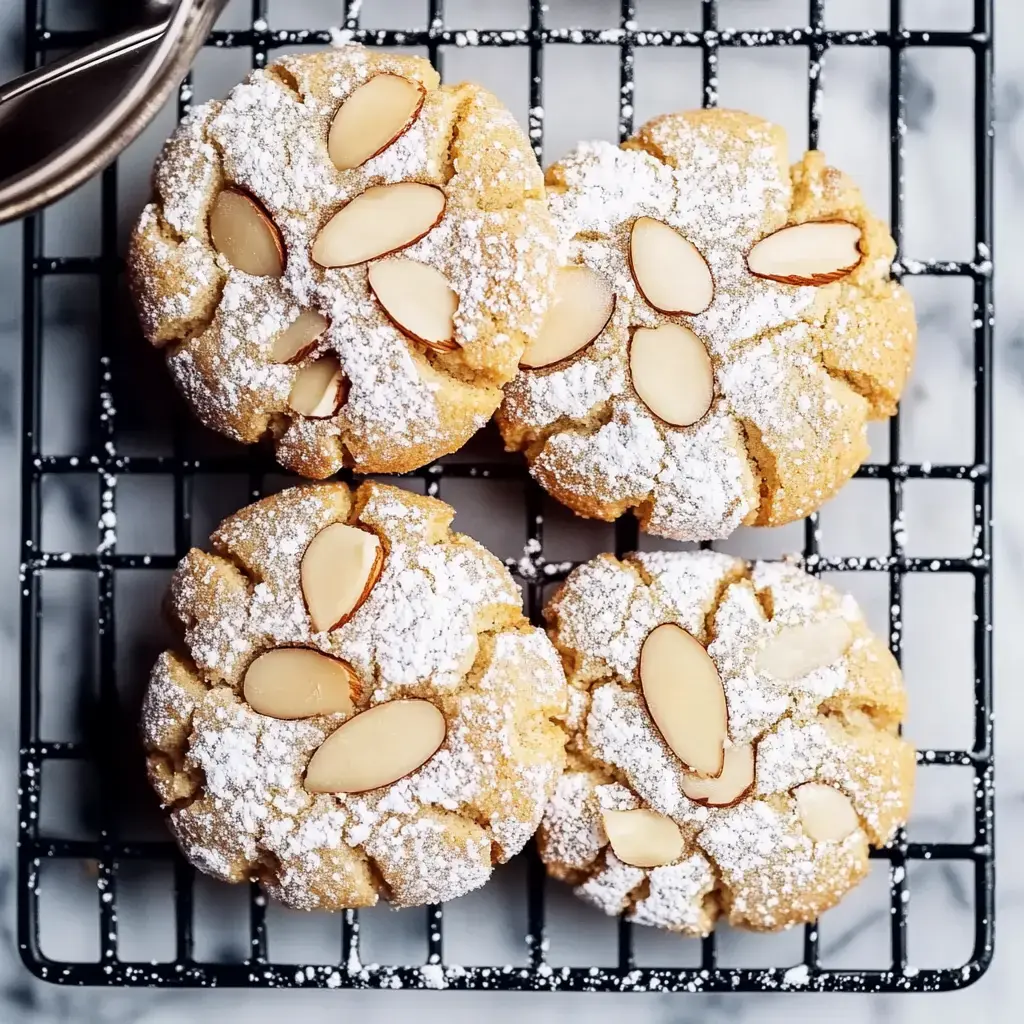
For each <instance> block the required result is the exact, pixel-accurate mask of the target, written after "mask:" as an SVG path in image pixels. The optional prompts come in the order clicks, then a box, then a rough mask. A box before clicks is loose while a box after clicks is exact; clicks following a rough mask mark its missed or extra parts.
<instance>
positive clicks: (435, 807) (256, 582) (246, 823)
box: [144, 484, 566, 908]
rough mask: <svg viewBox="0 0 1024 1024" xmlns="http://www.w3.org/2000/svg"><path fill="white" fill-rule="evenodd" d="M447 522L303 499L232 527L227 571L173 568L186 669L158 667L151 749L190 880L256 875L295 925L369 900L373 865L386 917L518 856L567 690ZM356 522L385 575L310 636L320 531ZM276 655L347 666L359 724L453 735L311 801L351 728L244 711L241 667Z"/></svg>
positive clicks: (554, 748) (247, 515) (387, 490)
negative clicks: (298, 918)
mask: <svg viewBox="0 0 1024 1024" xmlns="http://www.w3.org/2000/svg"><path fill="white" fill-rule="evenodd" d="M357 510H358V514H359V518H358V519H355V515H356V511H357ZM451 518H452V510H451V509H450V508H448V507H447V506H445V505H443V504H441V503H440V502H437V501H435V500H433V499H429V498H423V497H419V496H416V495H412V494H409V493H408V492H404V491H401V490H399V489H397V488H392V487H385V486H382V485H379V484H366V485H364V487H363V488H362V489H361V490H360V492H358V494H357V496H356V499H355V502H353V500H352V499H351V497H350V495H349V491H348V489H347V488H346V487H345V486H344V485H341V484H331V485H321V486H317V487H306V488H294V489H292V490H289V491H284V492H282V493H281V494H278V495H274V496H273V497H271V498H268V499H264V501H262V502H259V503H257V504H255V505H252V506H249V507H248V508H246V509H243V510H242V511H241V512H239V513H236V514H235V515H234V516H232V517H231V518H229V519H228V520H226V521H225V523H223V524H222V525H221V527H220V528H219V529H218V530H217V532H216V533H215V534H214V537H213V538H212V543H213V547H214V550H215V552H217V554H214V555H208V554H206V553H204V552H201V551H198V550H194V551H193V552H192V553H191V554H190V555H189V556H188V558H187V559H185V560H184V561H183V562H182V565H181V566H180V567H179V569H178V571H177V573H176V574H175V586H174V609H175V612H176V614H177V616H178V618H179V619H180V620H181V622H182V623H183V624H184V625H185V626H186V647H187V650H188V655H189V657H188V658H180V657H178V656H176V655H172V654H165V655H164V656H163V657H162V658H161V659H160V661H159V662H158V664H157V666H156V668H155V669H154V671H153V674H152V676H151V679H150V686H149V690H148V692H147V696H146V703H145V708H144V735H145V738H146V743H147V749H148V750H149V752H150V773H151V778H152V779H153V781H154V785H156V786H157V788H158V791H159V792H160V794H161V796H162V798H164V799H165V800H167V801H168V802H170V801H171V800H175V801H180V805H179V806H177V807H175V808H174V809H173V810H172V811H171V823H172V827H173V829H174V832H175V834H176V836H177V837H178V838H179V841H180V842H181V844H182V848H183V849H184V850H185V852H186V854H187V855H188V856H189V857H190V859H192V860H193V862H194V863H196V864H197V865H199V866H201V867H203V868H204V869H207V868H208V869H210V870H211V871H215V872H216V874H218V876H219V877H222V878H225V879H228V880H232V881H240V880H243V879H246V878H249V877H253V876H258V877H260V878H261V879H262V880H263V881H264V883H265V885H266V886H267V889H268V891H269V892H270V893H272V894H273V895H275V896H277V897H278V898H279V899H281V900H283V901H284V902H286V903H288V904H289V905H292V906H298V907H303V908H314V907H328V908H338V907H343V906H365V905H369V904H372V903H374V902H376V900H377V895H378V888H379V886H378V883H377V881H376V880H375V876H374V874H373V871H372V870H371V863H372V866H373V868H375V870H376V871H377V872H379V873H380V876H381V877H383V879H384V880H385V882H386V885H387V891H388V892H389V894H390V897H391V899H392V900H393V901H394V902H396V903H398V904H418V903H423V902H432V901H435V900H445V899H451V898H453V897H454V896H456V895H461V894H462V893H464V892H467V891H469V890H470V889H472V888H475V887H476V886H478V885H481V884H483V882H484V881H486V879H487V877H489V875H490V873H491V870H492V867H493V863H494V862H495V861H504V860H507V859H508V858H509V857H511V856H513V855H514V854H516V853H518V852H519V850H521V849H522V847H523V846H524V845H525V844H526V842H527V840H528V839H529V837H530V835H532V833H533V831H534V830H535V829H536V827H537V824H538V823H539V820H540V817H541V813H542V811H543V808H544V805H545V803H546V802H547V799H548V797H549V796H550V794H551V792H552V790H553V789H554V786H555V782H556V780H557V778H558V776H559V774H560V773H561V770H562V766H563V759H564V755H563V744H564V734H563V732H562V729H561V727H560V725H558V724H557V723H558V721H560V720H561V719H562V718H563V717H564V715H565V710H566V706H565V683H564V675H563V672H562V667H561V663H560V661H559V659H558V656H557V654H556V652H555V650H554V648H553V647H552V645H551V643H550V641H549V640H548V639H547V638H546V637H545V636H544V634H543V633H542V632H541V631H540V630H536V629H534V628H532V627H530V626H529V625H528V624H527V623H526V621H525V619H524V617H523V615H522V611H521V599H520V597H519V593H518V590H517V589H516V588H515V586H514V584H513V582H512V580H511V578H510V577H509V576H508V573H507V572H506V570H505V569H504V567H503V566H502V565H501V563H500V562H499V561H498V560H497V559H495V558H494V557H493V556H492V555H489V554H488V553H487V552H485V551H484V550H483V549H482V548H480V547H479V545H476V544H475V543H474V542H472V541H469V540H468V539H467V538H463V537H460V536H459V535H457V534H451V533H450V532H449V531H448V528H447V524H448V522H449V521H450V520H451ZM346 521H348V522H349V523H350V524H352V523H355V524H357V525H362V526H363V527H364V528H367V527H369V528H372V529H373V530H374V531H376V532H378V533H379V534H380V535H381V537H382V539H383V541H384V545H385V550H386V556H385V563H384V567H383V570H382V572H381V575H380V577H379V579H378V580H377V582H376V583H375V585H374V587H373V588H372V590H371V592H370V595H369V597H368V598H367V600H366V602H365V603H364V604H363V605H362V607H361V608H360V609H359V610H358V611H357V612H356V613H355V615H353V617H352V618H351V619H350V620H349V622H347V623H346V624H345V625H343V626H342V627H340V628H339V629H336V630H333V631H330V632H326V633H313V632H312V631H311V629H310V626H309V623H308V615H307V614H306V611H305V607H304V604H303V599H302V594H301V583H300V574H299V565H300V562H301V559H302V557H303V555H304V553H305V550H306V547H307V546H308V543H309V541H310V540H311V539H312V538H313V537H314V536H315V535H316V534H317V533H318V532H319V530H321V529H322V528H323V527H324V526H326V525H328V524H329V523H331V522H346ZM222 556H225V557H222ZM281 645H299V646H308V647H315V648H319V649H321V650H323V651H326V652H328V653H331V654H334V655H335V656H337V657H341V658H343V659H344V660H345V661H347V662H348V664H349V665H351V666H352V667H353V669H354V670H355V671H356V674H357V677H358V679H359V685H358V688H356V689H354V690H353V694H352V696H353V702H354V704H355V706H356V711H357V712H358V711H361V710H363V709H365V708H366V707H368V706H371V705H374V704H377V703H380V702H382V701H386V700H389V699H392V698H393V697H399V696H402V697H408V696H417V697H421V698H425V699H429V700H432V701H433V702H435V703H436V705H437V706H438V707H439V708H441V709H442V711H443V713H444V715H445V718H446V722H447V737H446V740H445V742H444V744H443V745H442V747H441V749H440V750H439V751H438V752H437V753H436V754H435V755H434V756H433V757H432V758H431V759H430V760H428V761H427V762H426V763H425V764H424V765H423V766H422V767H420V768H419V769H417V770H416V771H414V772H413V773H412V774H410V775H409V776H407V777H406V778H404V779H402V780H400V781H399V782H396V783H394V784H393V785H391V786H388V787H384V788H382V789H378V790H373V791H371V792H369V793H364V794H360V795H326V794H320V795H316V796H314V795H313V794H310V793H308V792H306V790H305V789H304V788H303V785H302V780H303V777H304V774H305V770H306V765H307V764H308V761H309V758H310V757H311V756H312V754H313V752H314V751H315V750H316V749H317V748H318V747H319V746H320V744H321V743H322V742H323V741H324V740H325V739H326V738H327V736H329V735H330V734H331V732H333V731H334V729H335V728H337V726H338V725H340V724H341V722H342V721H344V715H342V714H336V715H329V716H317V717H314V718H309V719H302V720H298V721H281V720H277V719H274V718H268V717H266V716H263V715H260V714H257V713H256V712H255V711H253V710H252V709H251V708H250V707H249V706H248V704H246V703H245V701H244V699H243V698H242V696H241V694H240V684H241V679H242V676H243V673H244V669H245V668H246V666H247V665H248V664H249V663H250V662H251V661H252V659H253V657H255V656H256V655H257V654H258V653H260V652H261V651H263V650H266V649H268V648H272V647H278V646H281ZM221 681H223V682H224V683H227V684H229V685H214V686H211V683H216V682H221Z"/></svg>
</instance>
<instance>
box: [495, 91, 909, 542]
mask: <svg viewBox="0 0 1024 1024" xmlns="http://www.w3.org/2000/svg"><path fill="white" fill-rule="evenodd" d="M547 181H548V186H549V197H550V198H549V205H550V208H551V211H552V214H553V216H554V220H555V226H556V229H557V231H558V233H559V242H560V246H561V258H562V262H563V269H562V270H561V271H560V272H559V276H558V278H557V282H556V301H555V303H554V305H553V307H552V310H551V312H550V314H549V316H548V319H547V321H546V322H545V324H544V326H543V328H542V330H541V333H540V335H539V336H538V339H537V341H535V342H534V343H533V344H531V345H530V346H529V347H528V348H527V351H526V353H525V355H524V357H523V361H522V367H523V369H522V371H521V372H520V374H519V375H518V377H516V379H515V380H514V381H513V382H512V383H511V384H510V385H508V387H507V388H506V398H505V402H504V404H503V406H502V408H501V410H500V412H499V415H498V421H499V425H500V426H501V430H502V434H503V436H504V438H505V442H506V444H507V445H508V447H509V448H512V449H521V450H523V451H525V452H526V455H527V458H528V459H529V461H530V463H531V467H532V472H533V474H534V476H535V477H536V478H537V479H538V480H539V481H540V483H541V484H542V485H543V486H544V487H545V488H547V489H548V490H549V491H550V492H551V493H552V494H553V495H554V496H555V497H557V498H558V499H559V500H561V501H563V502H565V504H567V505H568V506H569V507H570V508H572V509H574V510H575V511H576V512H578V513H580V514H581V515H586V516H595V517H597V518H601V519H613V518H615V517H617V516H619V515H621V514H622V513H623V512H625V511H626V510H629V509H632V510H634V511H635V513H636V514H637V516H638V517H639V519H640V522H641V525H642V527H643V528H644V529H645V530H647V531H649V532H651V533H654V534H658V535H659V536H664V537H672V538H675V539H679V540H705V539H711V538H715V537H724V536H726V535H728V534H729V533H731V532H732V531H733V530H734V529H735V528H736V527H737V526H739V525H740V524H741V523H748V524H757V525H768V526H775V525H779V524H782V523H786V522H789V521H790V520H792V519H796V518H799V517H801V516H805V515H807V514H808V513H810V512H812V511H814V510H815V509H817V508H818V507H819V506H820V505H821V504H822V502H824V501H825V500H826V499H827V498H829V497H830V496H831V495H833V494H834V493H835V492H836V490H837V489H838V488H839V487H840V486H841V485H842V484H843V483H844V482H845V481H846V480H847V479H848V478H849V477H850V475H851V474H852V473H853V472H854V470H855V469H856V468H857V467H858V466H859V465H860V464H861V463H862V462H863V461H864V459H865V458H866V456H867V453H868V447H867V441H866V424H867V421H868V420H869V419H871V418H876V417H884V416H890V415H892V413H893V412H894V411H895V408H896V402H897V399H898V398H899V396H900V392H901V391H902V388H903V385H904V382H905V379H906V375H907V372H908V369H909V366H910V362H911V359H912V356H913V350H914V344H915V337H916V331H915V325H914V316H913V308H912V305H911V302H910V298H909V296H908V295H907V293H906V292H905V291H904V290H903V289H902V288H901V287H899V286H898V285H897V284H895V283H894V282H892V281H891V280H890V279H889V271H890V264H891V261H892V258H893V253H894V251H895V249H894V245H893V241H892V239H891V238H890V237H889V233H888V231H887V230H886V228H885V226H884V225H883V224H882V223H881V222H879V221H878V220H877V219H876V218H875V217H873V216H872V214H871V213H870V212H869V211H868V210H867V209H866V208H865V206H864V202H863V199H862V197H861V195H860V192H859V191H858V190H857V188H856V187H855V186H854V185H853V183H852V182H851V181H850V180H849V179H848V178H847V177H846V176H845V175H843V174H842V173H840V172H839V171H837V170H835V169H834V168H831V167H828V166H826V164H825V159H824V157H823V156H822V154H821V153H818V152H810V153H807V154H805V155H804V157H803V159H802V160H801V161H800V162H799V163H797V164H795V165H794V166H793V167H792V168H790V167H787V164H786V140H785V135H784V133H783V131H782V129H781V128H778V127H777V126H775V125H772V124H770V123H768V122H767V121H762V120H760V119H759V118H756V117H752V116H750V115H747V114H742V113H739V112H736V111H727V110H703V111H690V112H687V113H681V114H670V115H666V116H664V117H659V118H656V119H655V120H653V121H651V122H649V123H648V124H646V125H645V126H644V127H643V128H641V129H640V131H639V132H638V133H637V134H636V135H635V136H634V137H633V138H632V139H630V140H629V141H628V142H626V143H625V144H624V145H623V146H621V147H615V146H613V145H611V144H608V143H602V142H596V143H589V144H584V145H581V146H580V147H579V148H577V149H576V150H575V151H574V152H573V153H571V154H570V155H569V156H568V157H566V159H565V160H563V161H561V162H560V163H557V164H555V165H554V166H553V167H551V168H550V170H549V171H548V175H547Z"/></svg>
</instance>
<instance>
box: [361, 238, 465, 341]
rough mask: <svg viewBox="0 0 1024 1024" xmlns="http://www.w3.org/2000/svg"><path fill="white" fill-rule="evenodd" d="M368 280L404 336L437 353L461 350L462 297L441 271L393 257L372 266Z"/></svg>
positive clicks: (403, 258) (416, 261)
mask: <svg viewBox="0 0 1024 1024" xmlns="http://www.w3.org/2000/svg"><path fill="white" fill-rule="evenodd" d="M367 279H368V281H369V283H370V291H372V292H373V294H374V295H375V296H376V297H377V301H378V302H379V303H380V307H381V309H383V310H384V314H385V316H387V318H388V319H389V320H390V321H391V322H392V323H393V324H394V325H395V326H396V327H397V328H398V329H399V330H400V331H401V332H402V333H403V334H407V335H408V336H409V337H410V338H412V340H413V341H418V342H420V344H422V345H426V346H427V348H432V349H434V350H435V351H437V352H451V351H452V350H453V349H456V348H458V347H459V346H458V345H457V344H456V342H455V310H456V309H458V308H459V297H458V295H456V294H455V292H454V291H453V290H452V289H451V288H450V287H449V285H448V279H447V278H446V277H445V276H444V274H442V273H441V271H440V270H435V269H434V268H433V267H431V266H429V265H428V264H426V263H420V262H419V261H418V260H410V259H406V257H404V256H393V257H391V259H387V260H381V261H380V262H379V263H372V264H371V265H370V269H369V271H368V272H367Z"/></svg>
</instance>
